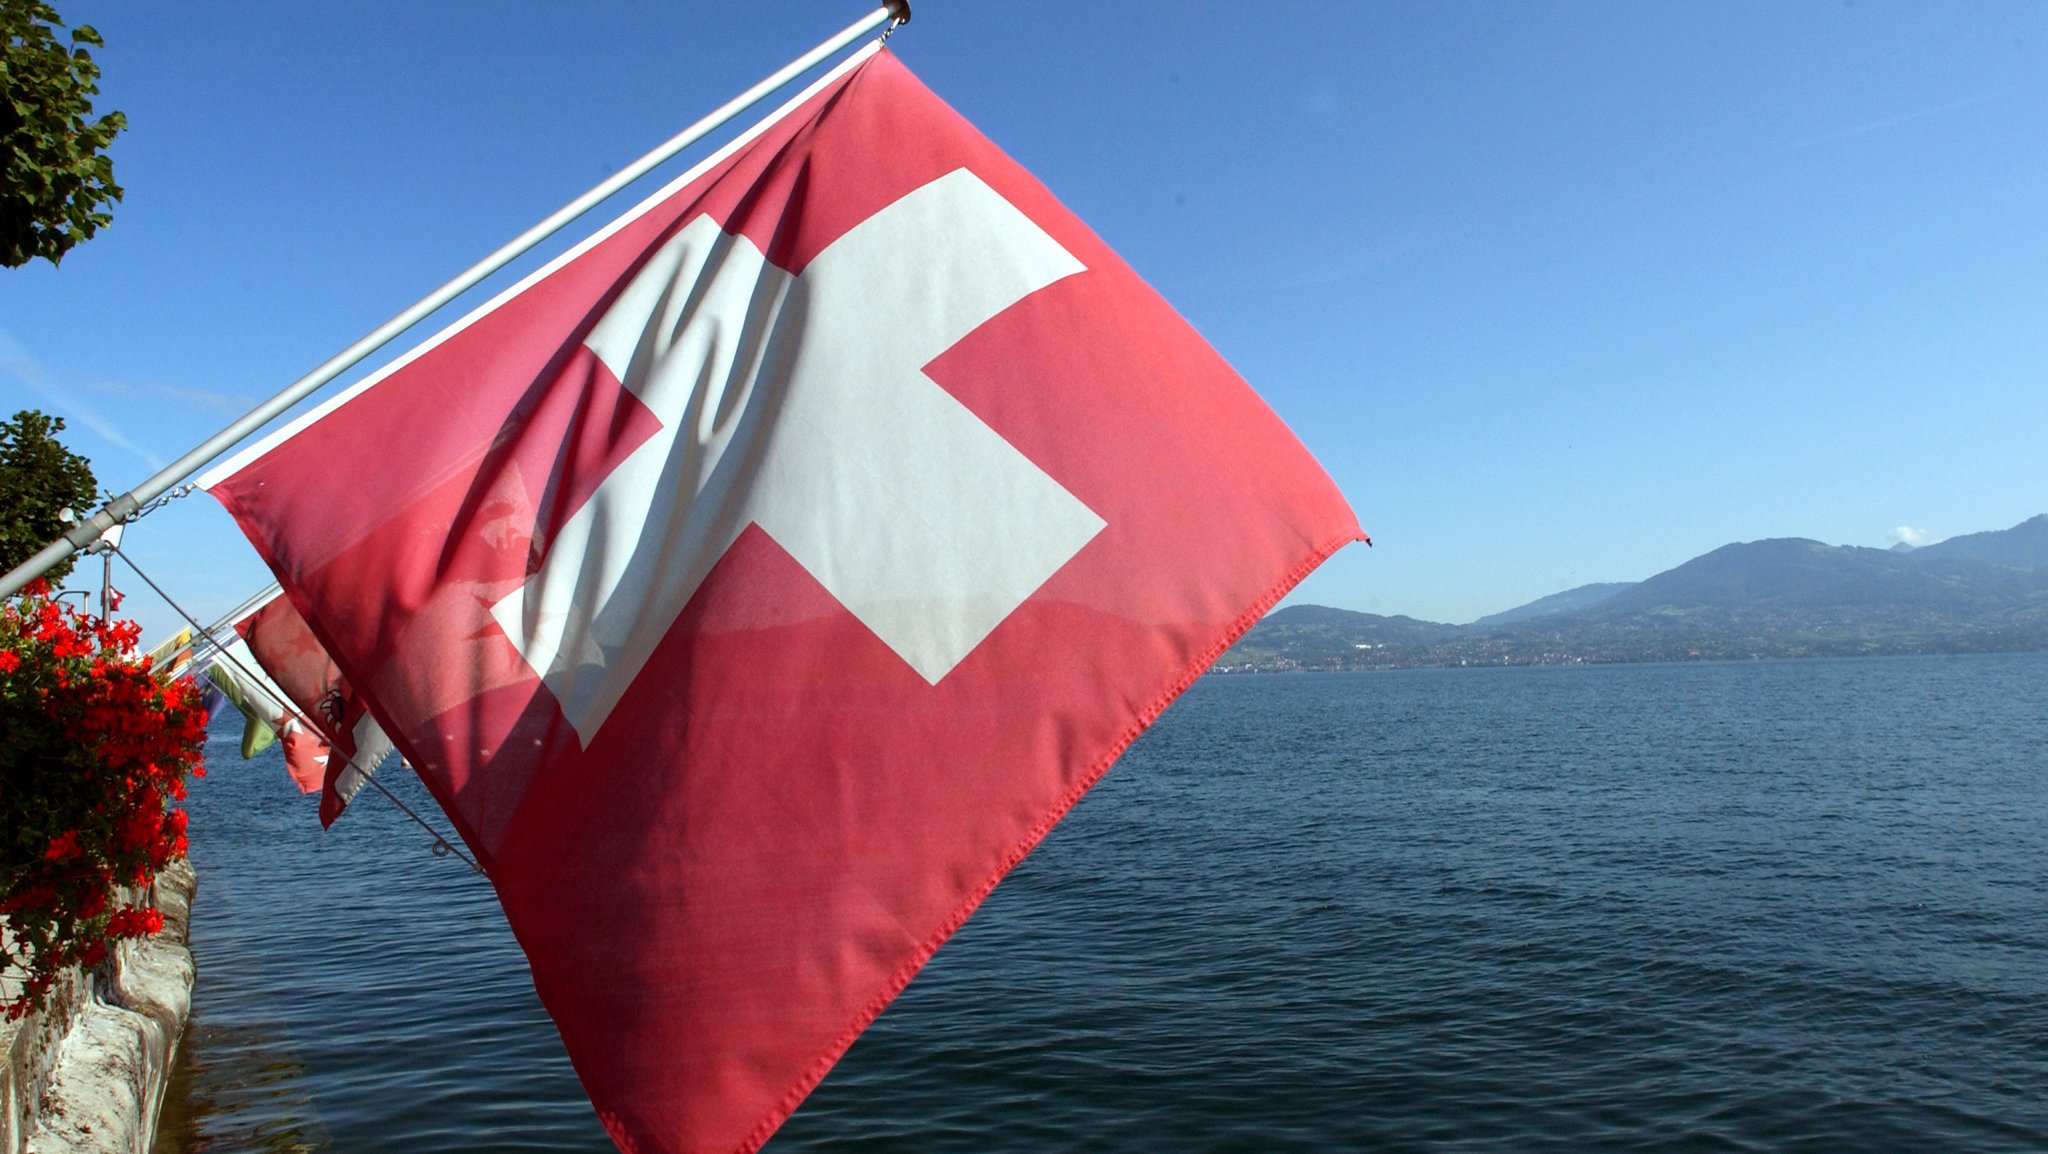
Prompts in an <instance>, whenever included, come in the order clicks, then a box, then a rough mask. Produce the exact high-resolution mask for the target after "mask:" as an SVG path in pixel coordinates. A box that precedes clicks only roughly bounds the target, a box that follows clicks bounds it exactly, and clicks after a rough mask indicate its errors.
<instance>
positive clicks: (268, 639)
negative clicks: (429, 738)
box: [234, 596, 391, 825]
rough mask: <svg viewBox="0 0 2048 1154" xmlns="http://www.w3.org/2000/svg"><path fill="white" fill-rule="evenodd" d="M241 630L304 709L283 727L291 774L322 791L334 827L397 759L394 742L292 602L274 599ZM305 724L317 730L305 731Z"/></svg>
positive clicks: (240, 624)
mask: <svg viewBox="0 0 2048 1154" xmlns="http://www.w3.org/2000/svg"><path fill="white" fill-rule="evenodd" d="M234 628H235V632H236V633H237V634H239V635H240V636H241V639H242V642H243V644H244V645H245V646H246V647H247V652H248V654H249V656H251V657H253V658H255V660H256V664H257V665H258V666H260V667H261V668H262V670H263V672H264V673H266V674H268V675H269V676H270V680H271V682H272V683H273V684H274V685H275V686H276V687H277V689H278V690H279V691H280V692H282V693H283V694H284V695H285V696H286V697H287V698H290V699H291V703H292V705H293V706H295V707H296V713H297V718H295V719H291V720H290V722H289V724H286V725H284V726H283V727H282V737H283V740H284V750H285V769H286V770H287V771H288V772H289V773H290V774H291V777H292V780H293V781H294V782H296V783H298V785H299V788H300V789H302V790H305V791H306V792H308V793H310V792H312V791H313V790H315V789H317V790H319V791H320V824H321V825H333V824H334V819H335V818H337V817H340V816H341V811H342V810H343V809H344V808H346V807H347V805H348V803H349V801H350V800H351V799H352V798H354V797H355V794H356V791H357V790H359V789H361V788H362V787H363V782H365V781H367V780H369V777H370V775H371V774H373V773H375V772H376V771H377V766H378V764H379V763H380V762H382V761H383V760H384V758H385V757H386V756H388V755H389V754H390V752H391V741H390V739H389V738H387V737H386V736H385V735H384V731H383V729H382V728H380V727H379V726H378V724H377V720H376V719H375V718H374V717H372V716H370V713H369V708H368V706H367V704H366V703H365V702H364V700H363V697H362V695H361V694H358V693H356V692H355V691H354V690H353V689H351V688H350V687H349V680H348V678H347V677H346V676H344V675H343V674H342V672H341V669H340V667H339V666H337V665H336V664H335V663H334V659H333V658H332V657H329V656H328V654H327V651H326V650H325V649H323V648H322V647H321V645H320V641H319V639H318V638H316V637H314V636H313V632H312V630H311V629H310V628H309V627H308V625H307V623H306V620H305V618H304V617H302V616H300V614H299V611H298V610H297V609H295V608H293V607H292V603H291V602H290V601H288V600H286V599H285V598H283V597H276V596H273V597H271V598H270V599H269V600H268V601H265V602H263V603H262V604H261V605H259V606H258V607H257V608H255V609H254V610H252V611H251V612H250V613H249V614H248V615H247V616H245V617H243V618H242V619H241V620H239V621H237V622H235V626H234ZM298 719H304V720H305V721H307V722H311V723H312V725H313V727H314V731H313V732H306V731H304V730H303V729H302V727H301V726H300V725H299V724H298Z"/></svg>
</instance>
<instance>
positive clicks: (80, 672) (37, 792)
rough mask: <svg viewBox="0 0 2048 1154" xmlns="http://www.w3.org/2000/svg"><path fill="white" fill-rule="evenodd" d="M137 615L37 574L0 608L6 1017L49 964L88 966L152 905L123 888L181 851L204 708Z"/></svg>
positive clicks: (43, 985)
mask: <svg viewBox="0 0 2048 1154" xmlns="http://www.w3.org/2000/svg"><path fill="white" fill-rule="evenodd" d="M137 632H138V627H137V626H136V625H135V624H134V623H133V622H108V621H104V620H101V619H99V618H96V617H90V616H87V615H85V614H83V613H80V612H78V611H77V610H75V609H72V608H70V607H69V606H65V605H63V604H61V603H60V602H58V601H56V600H54V599H52V598H51V597H50V594H49V587H48V585H47V584H45V583H44V582H41V581H38V582H36V583H35V584H33V585H31V586H29V588H28V590H27V592H26V593H25V594H24V595H23V596H22V597H21V598H20V599H18V600H16V601H14V602H12V603H10V604H8V605H6V606H5V607H4V608H0V918H4V919H5V920H6V923H7V929H8V940H7V945H6V947H5V951H4V953H5V955H6V956H5V957H4V958H0V962H5V963H7V964H11V965H17V966H19V967H20V968H21V970H22V972H23V974H24V980H23V989H22V992H21V994H20V995H19V996H18V997H16V998H15V999H14V1000H13V1001H12V1002H10V1003H8V1004H7V1006H6V1007H5V1009H6V1013H7V1016H8V1017H10V1018H16V1017H20V1016H21V1015H22V1014H25V1013H27V1012H28V1011H30V1010H32V1009H35V1008H38V1007H40V1006H41V1005H42V1002H43V999H44V997H45V996H46V995H47V994H48V992H49V990H50V987H51V985H52V984H53V983H54V982H55V981H56V979H57V977H58V975H60V974H61V973H63V972H64V970H65V969H66V968H68V967H69V966H72V965H74V964H77V965H85V966H95V965H98V964H99V963H100V962H101V961H103V960H104V959H105V958H106V956H107V950H108V947H109V945H110V944H111V943H113V942H114V941H116V940H118V939H121V938H140V937H147V936H149V935H151V934H154V933H156V932H157V931H158V930H160V929H162V928H163V915H162V914H160V913H158V912H157V911H156V910H154V909H151V908H148V907H146V906H143V905H138V904H134V903H132V902H127V901H124V900H123V899H122V898H121V897H120V895H119V890H118V889H117V887H142V886H146V885H148V884H149V883H150V881H152V880H153V879H154V878H155V877H156V874H157V871H159V870H161V869H163V868H164V867H165V866H166V865H168V864H170V863H171V862H172V861H173V860H175V859H177V858H179V857H182V856H184V853H185V811H184V810H182V809H178V808H175V806H174V803H175V802H176V801H178V800H180V799H182V798H183V797H184V796H185V779H186V776H187V775H188V774H190V775H193V776H204V775H205V772H206V771H205V769H204V768H203V767H202V765H201V763H200V749H201V747H202V746H203V744H204V742H205V739H206V713H205V709H204V707H203V706H202V705H201V704H200V699H199V694H198V692H197V691H196V690H195V689H193V688H192V687H191V686H190V685H189V684H187V683H171V684H164V683H162V682H160V681H158V680H157V678H156V677H155V676H154V675H153V674H152V673H151V672H150V663H149V659H148V658H147V657H141V658H138V657H136V656H135V638H136V634H137Z"/></svg>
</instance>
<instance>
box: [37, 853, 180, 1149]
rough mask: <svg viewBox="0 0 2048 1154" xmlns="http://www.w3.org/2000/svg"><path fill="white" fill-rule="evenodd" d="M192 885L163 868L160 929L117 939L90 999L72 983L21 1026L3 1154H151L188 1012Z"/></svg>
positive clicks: (176, 870) (81, 984)
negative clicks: (144, 936) (136, 937)
mask: <svg viewBox="0 0 2048 1154" xmlns="http://www.w3.org/2000/svg"><path fill="white" fill-rule="evenodd" d="M197 883H198V878H197V875H196V874H194V873H193V870H192V867H191V865H190V864H189V863H186V862H178V863H176V864H174V865H172V866H171V868H169V869H167V870H165V871H164V872H163V874H162V875H160V876H159V877H158V878H157V882H156V903H157V908H158V909H159V910H160V911H162V913H163V915H164V928H163V932H162V933H161V934H159V935H158V936H156V937H155V938H152V939H148V940H146V941H141V942H124V943H122V945H121V946H120V948H119V949H117V950H116V951H115V954H114V956H113V957H112V958H111V959H109V960H108V962H107V964H106V965H104V966H102V967H100V968H99V969H98V970H96V971H94V972H93V974H92V976H91V980H90V989H91V996H90V997H87V996H84V994H85V990H86V988H87V982H86V980H85V979H84V978H83V976H82V975H81V976H78V977H75V978H74V979H73V980H72V982H71V983H70V988H69V990H68V991H67V996H66V997H65V998H63V999H62V1000H61V1004H60V1000H59V999H54V998H53V999H52V1001H51V1003H50V1006H49V1008H48V1009H47V1010H46V1011H45V1012H44V1013H43V1014H41V1015H37V1016H35V1017H32V1018H30V1019H27V1020H26V1021H24V1022H23V1023H21V1025H22V1026H23V1027H24V1028H23V1029H22V1030H21V1031H20V1032H19V1034H18V1035H17V1036H16V1037H15V1038H14V1039H13V1047H12V1051H11V1052H10V1061H9V1071H8V1077H7V1084H6V1085H5V1086H0V1097H4V1098H5V1099H6V1100H5V1102H4V1106H5V1108H4V1109H0V1154H88V1152H90V1154H148V1151H149V1148H150V1145H151V1144H152V1143H153V1142H154V1141H155V1139H156V1119H157V1111H158V1109H159V1107H160V1106H161V1105H162V1103H163V1093H164V1083H165V1082H166V1081H167V1080H168V1079H169V1077H170V1069H171V1063H172V1060H173V1059H174V1058H175V1057H176V1056H177V1052H178V1042H179V1040H180V1039H181V1038H182V1037H183V1035H184V1032H185V1022H186V1020H187V1019H188V1018H189V1017H190V1016H191V1011H192V980H193V976H194V968H193V964H192V951H191V950H189V949H188V948H186V944H185V943H186V935H187V931H188V928H189V926H190V920H191V908H192V891H193V890H194V888H196V886H197ZM60 1027H61V1028H60ZM17 1059H18V1060H17Z"/></svg>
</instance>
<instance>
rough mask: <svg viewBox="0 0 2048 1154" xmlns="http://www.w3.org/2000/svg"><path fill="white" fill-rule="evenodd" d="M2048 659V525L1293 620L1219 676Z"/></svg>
mask: <svg viewBox="0 0 2048 1154" xmlns="http://www.w3.org/2000/svg"><path fill="white" fill-rule="evenodd" d="M2022 649H2048V514H2044V515H2042V516H2038V517H2033V518H2030V519H2028V520H2026V521H2022V522H2021V523H2020V524H2018V525H2015V526H2013V527H2012V528H2010V529H2002V530H1996V531H1993V532H1987V533H1972V534H1969V535H1967V536H1963V537H1952V538H1950V539H1949V540H1946V541H1942V542H1940V543H1938V544H1934V545H1925V546H1921V547H1919V548H1906V549H1900V548H1893V549H1866V548H1860V547H1856V546H1849V545H1826V544H1823V543H1821V542H1819V541H1811V540H1806V539H1804V538H1796V537H1781V538H1773V539H1769V540H1763V541H1749V542H1743V543H1740V544H1734V545H1723V546H1722V547H1721V548H1719V549H1716V550H1714V551H1713V552H1711V553H1706V554H1703V555H1701V556H1698V557H1695V558H1693V559H1692V560H1690V561H1687V562H1686V563H1684V564H1683V565H1679V566H1677V567H1676V568H1673V569H1668V570H1665V571H1664V572H1662V573H1659V574H1657V575H1656V576H1654V577H1650V578H1648V579H1646V580H1642V581H1633V582H1611V583H1605V584H1599V585H1581V586H1579V587H1578V588H1576V589H1567V590H1565V591H1564V592H1562V593H1554V594H1551V595H1550V596H1548V597H1543V598H1540V599H1538V600H1536V601H1531V602H1530V603H1528V604H1527V605H1521V606H1518V607H1516V608H1514V609H1509V610H1507V611H1505V612H1502V613H1495V614H1492V615H1491V616H1488V617H1482V618H1480V619H1479V620H1477V621H1474V622H1472V623H1471V624H1469V625H1446V624H1442V623H1439V622H1434V621H1419V620H1416V619H1415V618H1412V617H1382V616H1379V615H1377V614H1372V613H1355V612H1352V611H1350V610H1346V609H1331V608H1327V607H1325V606H1321V605H1290V606H1287V607H1285V608H1282V609H1277V610H1275V611H1273V612H1272V613H1270V614H1268V615H1267V616H1266V618H1265V619H1264V620H1262V621H1260V622H1259V623H1258V624H1257V625H1255V626H1253V627H1252V628H1251V630H1249V631H1248V632H1247V633H1246V634H1245V635H1244V636H1243V637H1241V638H1239V639H1238V642H1237V644H1235V645H1233V646H1231V647H1230V649H1229V650H1227V651H1226V652H1225V653H1224V654H1223V656H1222V657H1221V658H1219V659H1218V660H1217V662H1216V665H1215V668H1216V670H1217V671H1219V672H1255V671H1271V670H1286V669H1383V668H1396V667H1405V666H1441V665H1536V664H1564V663H1574V662H1594V661H1685V660H1701V659H1731V658H1758V657H1834V656H1850V655H1856V654H1888V653H1958V652H1984V651H1997V650H2022Z"/></svg>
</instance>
